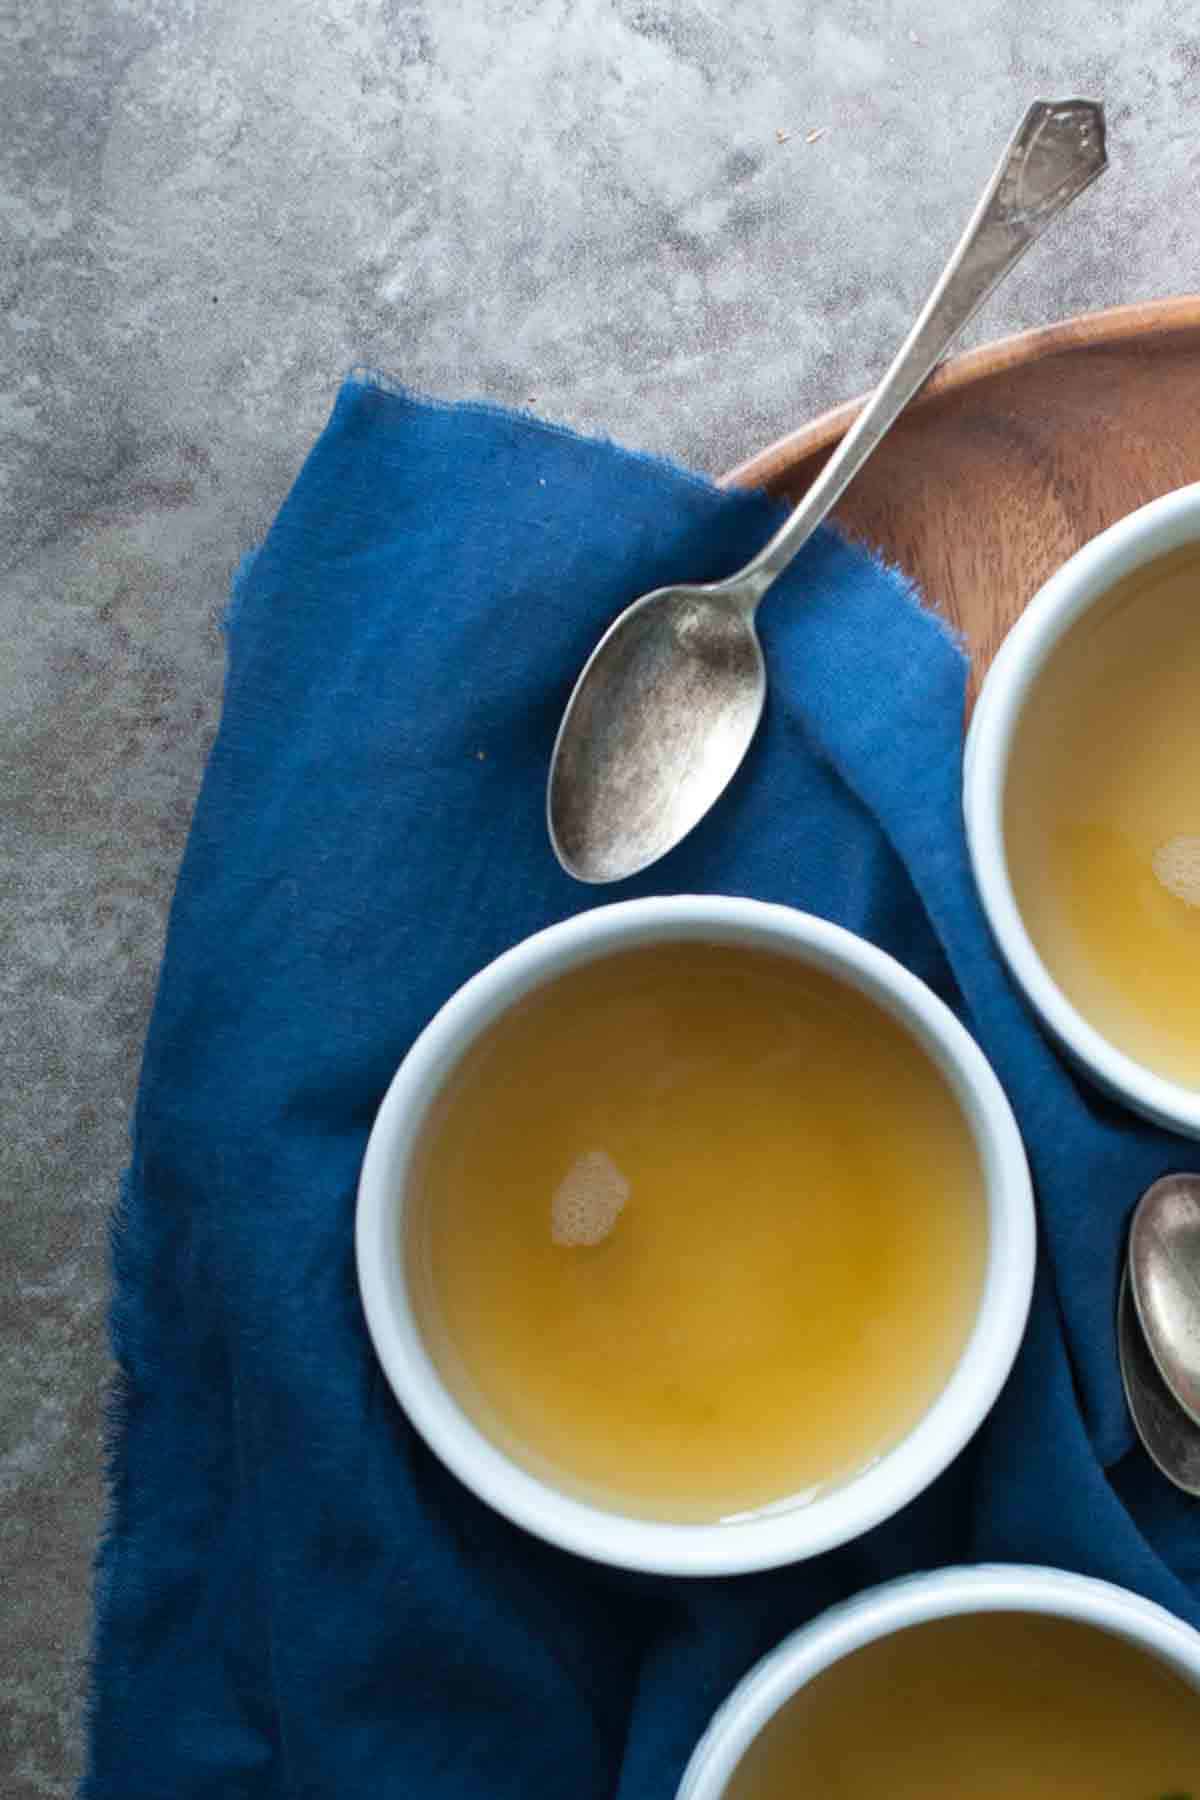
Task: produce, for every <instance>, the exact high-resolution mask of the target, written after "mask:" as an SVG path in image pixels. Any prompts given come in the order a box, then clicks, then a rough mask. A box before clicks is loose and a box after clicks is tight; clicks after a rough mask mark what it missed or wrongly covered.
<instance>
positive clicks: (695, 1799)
mask: <svg viewBox="0 0 1200 1800" xmlns="http://www.w3.org/2000/svg"><path fill="white" fill-rule="evenodd" d="M989 1612H1026V1613H1043V1614H1050V1615H1051V1616H1052V1617H1054V1618H1060V1619H1076V1620H1078V1621H1079V1622H1080V1624H1083V1625H1094V1626H1096V1628H1097V1629H1098V1630H1100V1631H1110V1632H1112V1633H1113V1634H1114V1635H1115V1636H1116V1637H1121V1638H1124V1639H1126V1641H1127V1642H1129V1643H1131V1644H1136V1645H1137V1646H1138V1647H1139V1648H1141V1649H1143V1650H1147V1651H1149V1652H1150V1654H1151V1655H1153V1656H1157V1657H1158V1658H1160V1660H1161V1661H1162V1662H1164V1663H1166V1664H1167V1665H1168V1666H1169V1667H1170V1668H1171V1669H1173V1670H1174V1671H1175V1673H1176V1674H1178V1675H1180V1676H1182V1678H1183V1679H1184V1681H1186V1682H1188V1683H1189V1684H1190V1685H1191V1686H1192V1687H1194V1688H1196V1689H1197V1691H1198V1692H1200V1632H1195V1631H1193V1630H1192V1628H1191V1626H1190V1625H1185V1624H1184V1623H1183V1622H1182V1620H1180V1619H1177V1618H1175V1617H1174V1616H1173V1615H1172V1614H1171V1613H1169V1612H1166V1611H1165V1610H1164V1609H1163V1608H1162V1607H1161V1606H1155V1605H1154V1604H1153V1603H1152V1602H1151V1601H1149V1600H1143V1599H1142V1598H1141V1596H1140V1595H1138V1594H1131V1593H1130V1592H1129V1591H1128V1589H1126V1588H1121V1587H1114V1586H1113V1585H1112V1584H1111V1583H1110V1582H1107V1581H1095V1580H1093V1579H1092V1578H1091V1577H1089V1576H1086V1575H1071V1574H1068V1573H1067V1571H1066V1570H1064V1569H1041V1568H1032V1567H1028V1566H1026V1565H1024V1564H1021V1563H1004V1564H1001V1563H997V1564H984V1565H982V1566H980V1567H978V1568H971V1569H938V1570H935V1571H934V1572H933V1573H932V1574H929V1575H913V1576H909V1577H906V1578H904V1579H902V1580H900V1581H890V1582H887V1583H886V1584H885V1585H884V1586H883V1587H877V1588H869V1589H868V1590H867V1592H866V1593H864V1594H859V1595H857V1596H856V1598H855V1599H853V1600H849V1601H847V1602H846V1603H845V1604H844V1605H842V1606H835V1607H832V1608H831V1609H830V1610H829V1611H828V1612H825V1613H822V1614H821V1615H820V1617H819V1618H817V1619H814V1620H813V1621H812V1623H811V1624H810V1625H805V1626H803V1627H802V1628H801V1629H800V1630H799V1631H795V1632H793V1633H792V1635H791V1636H790V1637H788V1638H785V1639H784V1641H783V1642H782V1644H780V1645H779V1646H778V1647H777V1648H776V1649H774V1650H772V1651H771V1652H770V1653H769V1654H768V1655H767V1656H764V1657H763V1659H762V1661H761V1662H760V1663H757V1664H756V1665H755V1667H754V1668H753V1669H751V1671H750V1673H749V1674H748V1675H747V1676H745V1678H744V1679H743V1680H742V1681H741V1682H739V1683H738V1685H737V1687H736V1688H734V1690H733V1692H732V1694H730V1696H729V1698H728V1699H727V1700H726V1701H725V1702H724V1704H723V1705H722V1706H720V1707H719V1708H718V1710H717V1712H716V1713H715V1714H714V1715H713V1719H712V1723H711V1724H710V1725H709V1727H708V1730H707V1731H706V1732H705V1734H704V1736H703V1737H702V1738H701V1739H700V1742H699V1743H698V1744H697V1746H696V1748H695V1750H694V1751H693V1752H692V1756H691V1760H690V1761H689V1763H688V1766H687V1768H686V1769H685V1770H684V1772H683V1780H682V1781H681V1782H680V1784H679V1787H678V1789H677V1790H676V1800H721V1796H722V1795H723V1794H724V1793H725V1789H726V1787H727V1786H728V1783H729V1779H730V1777H731V1776H732V1774H733V1773H734V1770H735V1769H736V1768H737V1766H738V1764H739V1763H740V1762H741V1760H742V1758H743V1756H745V1754H746V1751H747V1750H748V1749H749V1747H750V1744H751V1743H752V1742H753V1740H754V1739H755V1738H756V1737H757V1736H758V1734H759V1732H760V1731H761V1730H762V1729H763V1727H764V1725H766V1723H767V1721H768V1720H769V1719H771V1718H773V1717H774V1715H775V1714H776V1713H777V1712H778V1711H779V1710H780V1708H781V1707H782V1706H785V1705H786V1704H787V1702H788V1701H789V1700H790V1699H791V1698H792V1696H793V1695H794V1694H797V1693H798V1692H799V1691H800V1689H801V1688H802V1687H804V1686H806V1685H807V1683H808V1682H810V1681H812V1680H813V1679H814V1678H815V1677H816V1676H818V1675H820V1674H821V1672H822V1671H823V1670H825V1669H828V1668H829V1667H830V1666H831V1665H832V1664H833V1663H836V1662H840V1661H841V1659H842V1658H843V1657H844V1656H849V1655H850V1654H851V1652H852V1651H855V1650H861V1649H862V1647H863V1645H864V1644H872V1643H875V1642H876V1640H877V1639H879V1638H885V1637H890V1636H891V1634H892V1633H893V1632H895V1631H903V1630H905V1629H906V1628H907V1627H908V1626H910V1625H923V1624H925V1623H927V1622H928V1621H929V1620H930V1619H948V1618H952V1617H955V1616H957V1615H958V1614H961V1613H989Z"/></svg>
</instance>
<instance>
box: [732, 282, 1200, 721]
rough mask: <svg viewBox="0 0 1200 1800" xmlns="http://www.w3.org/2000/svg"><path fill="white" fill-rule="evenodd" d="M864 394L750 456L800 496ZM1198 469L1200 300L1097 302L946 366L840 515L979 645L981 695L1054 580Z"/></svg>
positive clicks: (757, 483) (749, 479)
mask: <svg viewBox="0 0 1200 1800" xmlns="http://www.w3.org/2000/svg"><path fill="white" fill-rule="evenodd" d="M861 405H862V401H861V400H854V401H851V402H850V403H849V404H848V405H846V406H839V407H838V408H836V410H835V411H833V412H828V413H824V414H823V415H822V416H821V417H820V418H819V419H814V420H813V421H812V423H811V424H809V425H805V426H803V427H802V428H801V429H800V430H799V431H796V432H793V433H792V434H791V435H790V436H788V437H785V438H780V439H779V441H778V442H777V443H774V444H772V445H770V446H769V448H768V449H766V450H762V451H760V452H759V454H758V455H757V456H753V457H751V458H750V459H749V461H748V462H744V463H740V464H739V465H738V467H737V468H736V469H732V470H730V472H729V474H728V475H726V476H724V477H723V483H724V485H726V486H735V485H741V486H746V487H763V488H766V489H767V490H768V491H769V492H770V493H772V494H774V495H776V496H777V497H778V498H779V499H783V500H792V501H795V500H798V499H799V498H800V496H801V495H802V494H803V493H804V491H805V489H806V488H807V487H808V485H809V483H810V482H811V481H812V479H813V477H814V476H815V475H816V473H817V470H818V469H819V468H820V467H821V464H822V463H823V462H824V460H825V458H826V456H827V455H828V454H829V451H830V450H831V449H832V448H833V446H834V445H835V444H836V443H837V442H838V440H839V439H840V438H841V437H842V435H843V433H844V432H845V431H846V429H847V427H848V426H849V425H850V423H851V421H852V420H853V419H854V417H855V415H856V414H857V412H858V410H859V408H860V406H861ZM1197 479H1200V295H1192V294H1187V295H1182V296H1180V297H1179V298H1176V299H1170V300H1155V301H1150V302H1147V303H1145V304H1140V305H1136V306H1121V307H1115V308H1113V309H1112V310H1111V311H1108V312H1099V313H1088V314H1085V315H1083V316H1082V317H1080V318H1077V319H1068V320H1065V321H1064V322H1063V323H1062V324H1061V325H1050V326H1047V327H1045V328H1044V329H1042V330H1038V331H1026V332H1022V333H1021V335H1020V336H1018V337H1011V338H1004V339H1002V340H1001V341H1000V342H999V343H994V344H987V345H985V346H984V347H983V348H982V349H979V350H972V351H968V352H967V353H966V354H964V355H962V356H956V357H954V358H952V359H951V360H950V361H949V362H946V363H944V364H943V365H942V367H941V368H940V369H938V370H937V371H936V373H935V374H934V375H933V376H932V377H931V379H930V381H929V382H928V383H927V385H926V386H925V388H924V390H923V391H922V393H921V394H920V395H919V396H918V398H917V399H916V400H915V401H914V402H913V403H912V405H911V406H910V407H909V409H908V411H907V412H906V413H905V414H904V415H903V417H902V418H900V419H899V420H898V421H897V423H896V424H895V425H893V427H892V429H891V432H890V433H889V435H888V437H887V439H886V440H885V441H884V443H883V444H882V445H881V446H880V448H879V449H878V450H876V452H875V454H874V456H873V457H872V458H871V461H870V462H869V463H868V464H867V466H866V468H865V469H864V470H863V471H862V473H861V474H860V475H859V476H858V477H857V479H856V480H855V481H854V482H852V483H851V486H850V488H849V489H848V491H847V493H846V495H845V497H844V498H843V500H842V502H841V504H840V506H839V507H838V508H837V510H836V512H835V513H834V519H835V521H836V522H837V523H838V524H839V525H840V526H841V528H842V529H843V530H844V531H845V532H847V534H848V535H849V536H850V537H852V538H856V539H858V540H859V541H860V542H862V543H864V544H867V545H869V546H870V547H871V548H872V549H875V550H878V551H880V552H881V553H882V554H883V556H884V557H886V558H887V560H888V561H889V562H894V563H896V564H897V565H898V566H899V567H900V568H901V569H902V570H903V571H904V572H905V574H907V575H910V576H912V577H913V578H914V580H916V581H917V582H918V583H919V585H920V587H921V590H922V592H923V593H924V595H925V596H926V598H927V599H928V601H929V602H930V604H931V605H933V606H936V607H937V608H938V610H939V611H941V612H942V613H943V614H944V615H945V617H946V618H948V619H949V620H950V621H951V622H952V623H953V624H954V625H955V626H957V627H958V629H959V630H960V631H961V632H962V633H963V635H964V637H965V638H966V641H967V644H968V646H969V648H970V652H971V660H972V698H973V696H974V692H975V691H976V690H977V689H978V685H979V682H980V681H981V680H982V678H983V675H984V674H985V673H986V671H987V667H988V664H989V663H990V662H991V659H992V657H993V656H994V655H995V653H996V651H997V649H998V648H999V646H1000V644H1001V642H1002V641H1003V638H1004V634H1005V632H1006V631H1007V630H1008V628H1009V626H1010V625H1011V624H1012V623H1013V621H1014V620H1015V619H1016V618H1017V617H1018V616H1019V615H1020V613H1021V611H1022V609H1023V608H1024V607H1025V605H1026V603H1027V602H1028V601H1029V600H1030V599H1031V598H1032V596H1033V595H1034V593H1035V592H1036V591H1037V589H1038V588H1039V587H1040V586H1041V584H1042V582H1043V581H1044V580H1045V579H1046V577H1047V576H1048V575H1049V574H1050V573H1051V572H1052V571H1053V570H1054V569H1056V568H1058V567H1059V565H1060V564H1061V563H1063V562H1064V561H1065V560H1066V558H1067V557H1068V556H1070V555H1071V554H1072V552H1073V551H1075V550H1077V549H1078V548H1079V546H1080V545H1081V544H1083V543H1086V541H1087V540H1088V539H1089V538H1091V537H1094V536H1095V535H1096V533H1097V532H1098V531H1102V530H1103V529H1104V527H1105V526H1106V525H1111V524H1112V523H1113V521H1114V520H1115V519H1119V518H1121V517H1122V516H1123V515H1124V514H1125V513H1127V512H1131V511H1132V510H1133V509H1134V507H1136V506H1141V505H1142V504H1143V502H1145V501H1147V500H1152V499H1154V498H1155V497H1156V496H1157V495H1159V494H1165V493H1168V492H1169V491H1170V489H1172V488H1177V487H1182V486H1184V485H1185V484H1186V483H1187V482H1189V481H1195V480H1197Z"/></svg>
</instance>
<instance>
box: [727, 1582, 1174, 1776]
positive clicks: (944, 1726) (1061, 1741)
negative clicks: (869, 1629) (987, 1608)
mask: <svg viewBox="0 0 1200 1800" xmlns="http://www.w3.org/2000/svg"><path fill="white" fill-rule="evenodd" d="M810 1796H811V1800H868V1796H871V1797H874V1796H881V1797H882V1796H886V1800H1042V1797H1043V1796H1044V1800H1200V1693H1197V1692H1196V1690H1195V1689H1194V1688H1191V1687H1188V1686H1186V1685H1185V1684H1184V1682H1183V1681H1182V1680H1181V1679H1180V1678H1179V1677H1178V1676H1177V1675H1175V1674H1174V1673H1173V1672H1172V1671H1171V1670H1169V1669H1168V1668H1167V1667H1166V1666H1165V1665H1164V1664H1162V1663H1159V1662H1157V1661H1155V1660H1154V1659H1153V1658H1152V1657H1150V1656H1148V1655H1147V1654H1145V1652H1143V1651H1141V1650H1138V1649H1136V1648H1134V1646H1133V1645H1131V1644H1127V1643H1125V1642H1124V1641H1123V1640H1122V1639H1120V1638H1115V1637H1111V1636H1109V1635H1108V1634H1107V1633H1106V1632H1102V1631H1096V1630H1094V1629H1093V1628H1091V1627H1090V1626H1086V1625H1078V1624H1076V1623H1074V1622H1073V1621H1071V1620H1065V1619H1049V1618H1039V1617H1037V1616H1036V1615H1035V1614H1031V1613H983V1614H976V1615H975V1616H973V1617H971V1616H968V1617H964V1618H956V1619H939V1620H936V1621H934V1622H932V1623H930V1624H928V1625H915V1626H913V1627H911V1628H910V1629H909V1630H907V1631H900V1632H897V1633H895V1635H894V1636H892V1637H890V1638H885V1639H883V1640H882V1641H880V1642H879V1643H876V1644H868V1645H866V1646H865V1648H863V1649H862V1650H858V1651H856V1652H855V1653H854V1655H853V1656H848V1657H846V1659H845V1660H844V1661H843V1662H840V1663H836V1664H834V1666H833V1667H832V1668H830V1669H827V1670H825V1672H824V1673H823V1674H821V1675H819V1676H817V1678H816V1679H815V1680H814V1681H813V1682H812V1683H811V1684H810V1685H809V1686H808V1687H806V1688H802V1689H801V1690H800V1692H799V1693H798V1694H797V1695H796V1696H795V1697H794V1698H793V1699H792V1700H790V1701H789V1702H788V1704H787V1705H786V1706H785V1707H783V1708H782V1709H781V1711H780V1712H778V1713H777V1714H776V1715H775V1717H774V1719H772V1720H771V1721H770V1722H769V1723H768V1724H767V1725H766V1727H765V1728H764V1729H763V1731H762V1732H761V1733H760V1734H759V1736H758V1737H757V1738H756V1739H755V1740H754V1742H753V1743H752V1744H751V1745H750V1748H749V1750H748V1751H747V1753H746V1755H745V1757H744V1758H743V1760H742V1763H741V1765H740V1767H739V1768H738V1770H737V1772H736V1773H735V1775H734V1777H733V1779H732V1781H731V1782H730V1784H729V1786H728V1788H727V1789H726V1797H727V1800H809V1797H810Z"/></svg>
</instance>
